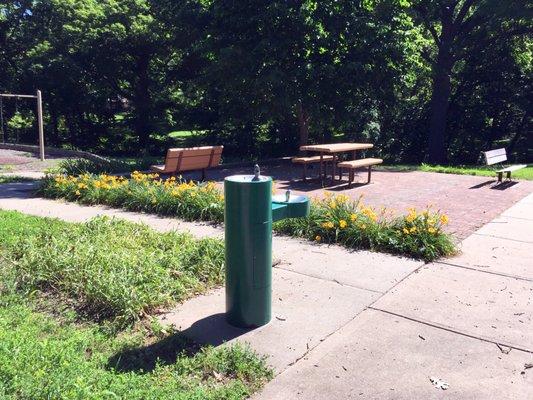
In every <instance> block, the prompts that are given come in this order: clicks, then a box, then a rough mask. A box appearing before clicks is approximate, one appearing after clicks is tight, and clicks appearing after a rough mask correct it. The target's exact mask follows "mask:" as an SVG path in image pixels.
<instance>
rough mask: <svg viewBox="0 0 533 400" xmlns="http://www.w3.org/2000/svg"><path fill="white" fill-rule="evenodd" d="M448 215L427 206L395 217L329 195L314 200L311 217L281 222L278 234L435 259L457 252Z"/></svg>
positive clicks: (277, 228) (277, 223)
mask: <svg viewBox="0 0 533 400" xmlns="http://www.w3.org/2000/svg"><path fill="white" fill-rule="evenodd" d="M447 223H448V217H447V216H446V215H444V214H441V213H439V212H433V211H431V210H430V209H426V210H424V211H423V212H421V213H418V212H417V211H416V210H415V209H411V210H410V212H409V214H408V215H406V216H405V215H404V216H401V217H394V216H393V215H391V214H390V213H388V212H387V210H386V209H385V208H382V209H381V210H379V211H376V210H375V209H374V208H372V207H368V206H365V205H364V204H363V203H362V201H361V198H359V199H358V200H355V201H353V200H351V199H350V198H348V197H347V196H344V195H339V196H331V195H328V196H327V197H326V198H324V199H322V200H318V201H315V202H314V203H313V206H312V207H311V211H310V215H309V217H308V218H301V219H285V220H282V221H278V222H276V223H275V225H274V229H275V230H276V231H277V232H279V233H284V234H288V235H292V236H299V237H306V238H308V239H310V240H315V241H317V242H324V243H339V244H342V245H344V246H346V247H349V248H354V249H371V250H376V251H384V252H388V253H398V254H406V255H410V256H414V257H417V258H422V259H425V260H428V261H429V260H434V259H436V258H438V257H440V256H445V255H450V254H453V253H454V252H455V245H454V243H453V241H452V240H451V237H450V236H449V235H448V234H446V233H445V232H444V231H443V226H444V225H446V224H447Z"/></svg>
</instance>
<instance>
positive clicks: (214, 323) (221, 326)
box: [107, 313, 252, 373]
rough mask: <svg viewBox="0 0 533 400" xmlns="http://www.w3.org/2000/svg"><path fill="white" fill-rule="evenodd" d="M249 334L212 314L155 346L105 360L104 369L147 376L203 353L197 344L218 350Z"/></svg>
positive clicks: (127, 351) (129, 351)
mask: <svg viewBox="0 0 533 400" xmlns="http://www.w3.org/2000/svg"><path fill="white" fill-rule="evenodd" d="M250 330H252V329H242V328H236V327H234V326H231V325H230V324H228V323H227V322H226V318H225V314H223V313H219V314H213V315H210V316H208V317H206V318H202V319H200V320H198V321H196V322H195V323H194V324H192V325H191V326H190V327H189V328H188V329H186V330H184V331H181V332H178V333H176V334H173V335H170V336H168V337H166V338H164V339H162V340H160V341H158V342H155V343H152V344H149V345H146V346H142V347H137V348H130V349H126V350H123V351H120V352H119V353H117V354H115V355H113V356H112V357H111V358H110V359H109V360H108V363H107V368H109V369H114V370H116V371H118V372H136V373H149V372H151V371H153V370H154V369H155V367H156V366H157V365H158V364H159V365H170V364H173V363H175V362H176V359H177V357H178V356H180V355H185V356H187V357H192V356H194V355H195V354H196V353H198V352H199V351H200V350H201V349H202V345H200V344H198V343H203V344H207V345H212V346H218V345H221V344H223V343H225V342H227V341H230V340H232V339H234V338H236V337H239V336H241V335H243V334H245V333H246V332H249V331H250ZM189 338H191V339H189ZM192 339H194V341H193V340H192Z"/></svg>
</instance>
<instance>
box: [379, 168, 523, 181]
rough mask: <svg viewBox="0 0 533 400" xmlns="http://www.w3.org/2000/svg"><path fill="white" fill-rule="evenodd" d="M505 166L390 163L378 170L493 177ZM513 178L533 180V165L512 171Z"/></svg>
mask: <svg viewBox="0 0 533 400" xmlns="http://www.w3.org/2000/svg"><path fill="white" fill-rule="evenodd" d="M502 168H504V165H499V166H496V167H492V166H483V165H455V166H449V165H429V164H421V165H407V164H390V165H379V166H377V167H376V169H377V170H382V171H393V172H409V171H424V172H437V173H442V174H456V175H474V176H488V177H491V178H495V177H496V172H495V171H496V170H498V169H502ZM512 178H513V179H524V180H533V166H528V167H526V168H523V169H520V170H518V171H514V172H513V173H512Z"/></svg>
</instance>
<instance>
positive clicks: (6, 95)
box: [0, 90, 44, 161]
mask: <svg viewBox="0 0 533 400" xmlns="http://www.w3.org/2000/svg"><path fill="white" fill-rule="evenodd" d="M0 98H16V99H36V100H37V127H38V129H39V156H40V159H41V161H44V125H43V96H42V93H41V91H40V90H37V91H36V92H35V94H34V95H31V94H12V93H0ZM2 111H3V110H0V112H2ZM2 130H3V126H2ZM4 141H5V136H4Z"/></svg>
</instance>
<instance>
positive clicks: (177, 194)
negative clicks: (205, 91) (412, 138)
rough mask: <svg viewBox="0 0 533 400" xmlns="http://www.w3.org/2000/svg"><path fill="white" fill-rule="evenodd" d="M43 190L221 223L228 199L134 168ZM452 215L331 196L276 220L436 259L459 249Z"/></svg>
mask: <svg viewBox="0 0 533 400" xmlns="http://www.w3.org/2000/svg"><path fill="white" fill-rule="evenodd" d="M40 191H41V193H42V194H43V195H44V196H46V197H51V198H64V199H67V200H71V201H79V202H81V203H85V204H107V205H111V206H115V207H120V208H125V209H128V210H136V211H146V212H155V213H159V214H164V215H173V216H177V217H181V218H184V219H187V220H203V221H212V222H222V220H223V218H224V198H223V196H222V192H221V191H220V189H218V188H217V186H216V184H215V183H214V182H208V183H203V184H199V185H197V184H195V183H194V182H184V181H180V180H178V179H175V178H173V177H171V178H168V179H166V180H162V179H160V178H159V176H158V175H157V174H141V173H138V172H134V173H133V174H132V175H131V179H126V178H123V177H115V176H109V175H99V176H93V175H82V176H79V177H74V176H63V175H59V176H55V177H48V178H47V179H45V181H44V183H43V185H42V187H41V189H40ZM446 223H447V217H446V216H444V215H442V214H440V213H439V212H437V211H432V210H430V209H427V210H424V211H422V212H420V213H417V212H416V210H411V212H410V213H409V214H408V215H403V216H399V217H396V216H393V215H391V214H390V213H388V211H387V210H386V209H382V210H379V211H376V210H375V209H373V208H372V207H367V206H365V205H364V204H362V202H361V200H360V199H358V200H356V201H353V200H351V199H349V198H348V197H347V196H344V195H339V196H336V197H334V196H331V195H328V197H327V198H325V199H323V200H315V201H313V202H312V204H311V211H310V215H309V217H308V218H300V219H287V220H283V221H279V222H277V223H275V224H274V229H275V231H277V232H278V233H282V234H288V235H291V236H298V237H305V238H308V239H311V240H316V241H320V242H325V243H339V244H342V245H344V246H346V247H349V248H354V249H371V250H375V251H384V252H389V253H396V254H404V255H408V256H412V257H417V258H422V259H425V260H434V259H436V258H438V257H440V256H445V255H450V254H452V253H453V252H454V251H455V245H454V243H453V241H452V239H451V237H450V236H449V235H448V234H446V233H445V232H444V231H443V226H444V225H445V224H446Z"/></svg>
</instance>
